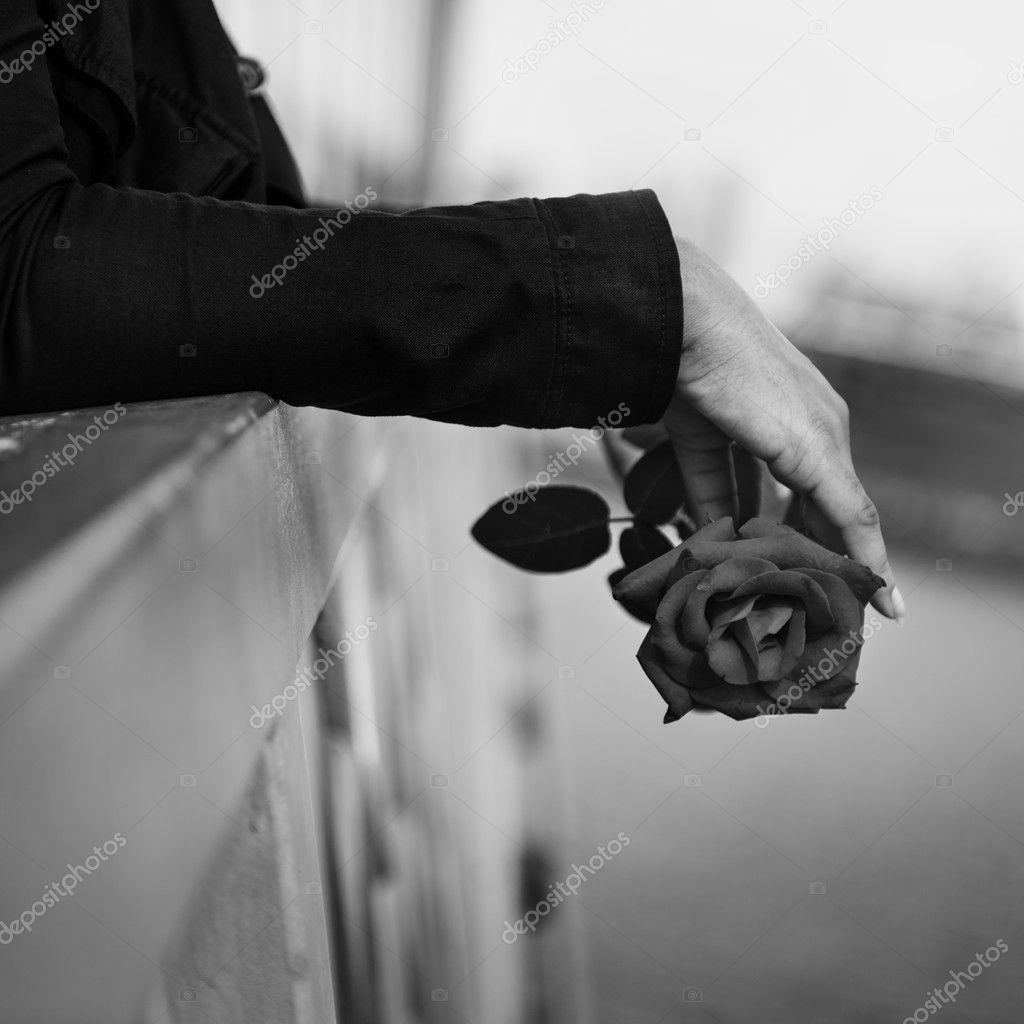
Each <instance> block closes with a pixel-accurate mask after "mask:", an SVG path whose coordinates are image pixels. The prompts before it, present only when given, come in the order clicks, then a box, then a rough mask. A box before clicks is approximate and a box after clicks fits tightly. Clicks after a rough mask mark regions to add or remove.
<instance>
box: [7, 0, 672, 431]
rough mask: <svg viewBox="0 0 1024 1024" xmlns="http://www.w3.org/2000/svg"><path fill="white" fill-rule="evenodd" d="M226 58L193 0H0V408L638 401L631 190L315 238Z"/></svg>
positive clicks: (646, 412) (380, 216) (543, 422)
mask: <svg viewBox="0 0 1024 1024" xmlns="http://www.w3.org/2000/svg"><path fill="white" fill-rule="evenodd" d="M93 8H95V9H93ZM55 19H59V21H56V22H55ZM76 19H77V20H76ZM72 22H73V24H72ZM58 25H60V26H61V28H58ZM68 26H70V29H69V30H68V31H64V28H67V27H68ZM33 46H34V47H35V52H33ZM236 58H237V55H236V53H235V51H234V49H233V47H232V45H231V43H230V41H229V40H228V38H227V36H226V34H225V33H224V31H223V29H222V27H221V25H220V22H219V20H218V18H217V15H216V12H215V11H214V8H213V6H212V4H211V3H210V0H164V2H161V3H158V4H154V3H144V2H143V0H80V2H72V3H67V4H60V3H55V2H49V0H5V2H4V4H3V9H2V13H0V414H12V413H19V414H20V413H28V412H39V411H46V410H53V409H62V408H69V407H81V406H88V405H105V404H110V403H113V402H115V401H122V402H132V401H143V400H150V399H161V398H180V397H190V396H196V395H204V394H217V393H224V392H233V391H249V390H256V391H264V392H267V393H269V394H271V395H273V396H274V397H276V398H280V399H282V400H284V401H286V402H289V403H291V404H293V405H318V406H324V407H327V408H338V409H347V410H349V411H352V412H355V413H360V414H365V415H385V414H387V415H399V414H412V415H418V416H425V417H430V418H434V419H439V420H448V421H454V422H460V423H467V424H474V425H497V424H502V423H510V424H517V425H521V426H530V427H554V426H589V425H592V424H593V423H594V422H596V420H597V418H598V417H599V416H603V415H606V414H607V413H608V412H609V411H610V410H613V409H615V408H616V407H617V406H619V404H620V403H624V404H625V405H626V406H627V407H628V408H629V409H630V411H631V415H630V417H629V419H630V422H632V423H642V422H650V421H653V420H655V419H657V418H659V417H660V415H661V414H662V412H663V411H664V408H665V406H666V404H667V402H668V400H669V397H670V395H671V392H672V388H673V384H674V380H675V374H676V370H677V367H678V360H679V351H680V345H681V340H682V292H681V284H680V275H679V265H678V257H677V252H676V247H675V242H674V240H673V237H672V234H671V231H670V229H669V225H668V222H667V220H666V218H665V215H664V213H663V212H662V209H661V207H660V205H659V203H658V201H657V199H656V197H655V196H654V194H653V193H652V192H649V191H639V192H624V193H616V194H611V195H604V196H588V195H577V196H572V197H569V198H563V199H546V200H538V199H516V200H511V201H508V202H487V203H479V204H476V205H473V206H464V207H448V208H435V209H425V210H416V211H413V212H410V213H405V214H401V215H397V214H390V213H383V212H380V211H377V210H374V209H373V206H372V203H371V204H370V205H369V206H368V207H367V208H366V209H365V210H364V211H362V212H358V213H355V214H350V215H349V217H348V218H347V219H346V218H345V217H344V215H343V214H342V215H339V217H338V222H339V223H340V222H341V221H342V220H345V223H344V225H343V226H341V227H338V228H336V229H335V230H333V231H332V233H331V237H330V238H329V240H327V241H326V242H323V244H322V247H321V248H315V247H313V246H311V244H310V242H309V241H308V240H309V239H310V237H311V236H314V232H316V231H317V229H323V226H324V220H325V219H329V218H331V217H334V216H335V214H336V213H338V211H336V210H334V209H330V210H323V209H298V208H296V206H298V205H299V204H301V203H302V194H301V186H300V184H299V181H298V176H297V174H296V172H295V170H294V162H293V161H292V160H291V157H290V155H289V154H288V153H287V149H286V147H285V146H284V142H283V139H281V137H280V133H279V132H278V131H277V126H276V124H274V122H273V118H272V116H271V114H270V112H269V110H268V109H267V108H266V107H265V104H264V101H263V100H262V99H259V98H255V97H250V96H249V95H248V93H247V91H246V89H245V87H244V86H243V84H242V81H241V79H240V77H239V74H238V68H237V63H236ZM374 185H375V183H374V182H369V181H368V182H366V183H365V186H366V189H367V192H366V195H367V196H369V195H370V192H371V191H374ZM352 198H353V199H354V198H355V197H352ZM275 204H277V205H275ZM353 209H354V208H353ZM322 237H323V230H321V234H320V238H321V240H322ZM314 240H315V238H314ZM300 252H302V253H303V255H302V256H301V258H300ZM289 257H291V258H292V259H294V260H295V265H294V267H292V268H290V269H289V270H288V272H287V275H286V276H285V277H284V278H283V280H281V281H280V282H278V283H275V284H274V286H273V287H268V288H265V289H263V290H262V292H261V287H260V285H259V282H261V281H268V280H269V279H268V278H267V277H266V276H265V275H267V274H269V273H271V271H272V269H273V268H275V267H277V268H278V269H279V271H280V268H281V267H282V265H283V263H284V261H285V260H286V259H287V258H289Z"/></svg>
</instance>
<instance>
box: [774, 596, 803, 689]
mask: <svg viewBox="0 0 1024 1024" xmlns="http://www.w3.org/2000/svg"><path fill="white" fill-rule="evenodd" d="M806 623H807V612H806V611H804V609H803V608H797V609H796V610H795V611H794V612H793V617H792V618H791V619H790V620H789V625H788V626H787V627H786V637H785V640H784V641H783V644H782V664H781V665H780V666H779V675H780V676H788V675H790V674H791V673H792V671H793V669H795V668H796V666H797V664H798V662H799V661H800V658H801V656H802V655H803V653H804V645H805V644H806V643H807V630H806Z"/></svg>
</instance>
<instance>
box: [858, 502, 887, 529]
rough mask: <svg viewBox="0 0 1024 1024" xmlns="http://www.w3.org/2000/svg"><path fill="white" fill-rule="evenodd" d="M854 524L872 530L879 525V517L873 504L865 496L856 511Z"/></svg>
mask: <svg viewBox="0 0 1024 1024" xmlns="http://www.w3.org/2000/svg"><path fill="white" fill-rule="evenodd" d="M856 523H857V525H858V526H865V527H868V528H869V529H874V528H875V527H877V526H879V525H880V524H881V517H880V516H879V514H878V509H877V508H876V507H875V503H874V502H873V501H872V500H871V499H870V498H868V497H866V496H865V498H864V501H863V503H862V504H861V506H860V508H858V509H857V515H856Z"/></svg>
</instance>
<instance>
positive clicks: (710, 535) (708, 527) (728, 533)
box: [686, 516, 736, 544]
mask: <svg viewBox="0 0 1024 1024" xmlns="http://www.w3.org/2000/svg"><path fill="white" fill-rule="evenodd" d="M735 536H736V527H735V524H734V523H733V521H732V516H723V517H722V518H721V519H715V520H712V522H710V523H705V524H704V525H703V526H702V527H701V528H700V529H699V530H697V531H696V532H695V533H691V534H690V536H689V537H688V538H687V540H686V543H687V544H691V543H693V542H694V541H696V542H697V543H702V542H704V541H712V542H714V541H725V540H733V538H735Z"/></svg>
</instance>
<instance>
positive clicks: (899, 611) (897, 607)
mask: <svg viewBox="0 0 1024 1024" xmlns="http://www.w3.org/2000/svg"><path fill="white" fill-rule="evenodd" d="M892 608H893V611H894V612H896V624H897V625H899V626H902V625H903V623H904V622H906V620H907V602H906V601H904V600H903V595H902V594H901V593H900V588H899V587H893V588H892Z"/></svg>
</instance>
